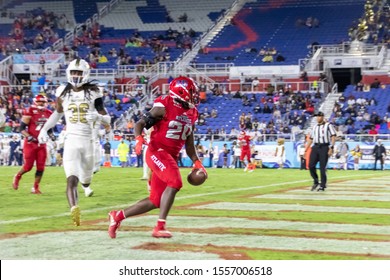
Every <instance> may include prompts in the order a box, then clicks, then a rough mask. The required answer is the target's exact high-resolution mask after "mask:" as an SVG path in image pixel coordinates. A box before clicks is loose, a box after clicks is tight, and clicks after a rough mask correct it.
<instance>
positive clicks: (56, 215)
mask: <svg viewBox="0 0 390 280" xmlns="http://www.w3.org/2000/svg"><path fill="white" fill-rule="evenodd" d="M376 174H377V173H375V172H373V173H368V174H366V175H367V176H371V175H376ZM360 176H361V175H359V174H356V175H343V176H336V177H333V178H332V179H345V178H351V177H360ZM310 182H312V179H306V180H299V181H293V182H283V183H275V184H269V185H265V186H254V187H245V188H234V189H230V190H224V191H220V192H205V193H200V194H193V195H187V196H178V197H176V199H175V200H176V201H177V200H184V199H188V198H194V197H205V196H214V195H220V194H226V193H235V192H240V191H247V190H256V189H262V188H268V187H277V186H284V185H290V184H298V183H310ZM307 188H308V189H309V188H310V187H309V186H308V187H307ZM128 206H129V205H128V204H121V205H113V206H108V207H99V208H93V209H87V210H83V209H81V214H83V213H95V212H98V211H103V210H112V209H116V208H125V207H128ZM69 215H70V213H69V212H65V213H60V214H55V215H51V216H40V217H29V218H24V219H18V220H8V221H0V225H6V224H16V223H24V222H31V221H37V220H43V219H52V218H59V217H66V216H69Z"/></svg>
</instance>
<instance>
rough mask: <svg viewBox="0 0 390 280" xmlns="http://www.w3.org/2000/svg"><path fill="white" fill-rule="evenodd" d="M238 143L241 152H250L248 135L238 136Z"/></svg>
mask: <svg viewBox="0 0 390 280" xmlns="http://www.w3.org/2000/svg"><path fill="white" fill-rule="evenodd" d="M238 141H239V142H240V146H241V150H250V148H251V137H250V136H249V135H243V136H239V137H238Z"/></svg>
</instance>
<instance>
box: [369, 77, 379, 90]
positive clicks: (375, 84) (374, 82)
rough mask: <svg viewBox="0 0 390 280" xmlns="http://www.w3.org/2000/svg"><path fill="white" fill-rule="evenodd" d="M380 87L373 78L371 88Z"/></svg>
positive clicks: (377, 81)
mask: <svg viewBox="0 0 390 280" xmlns="http://www.w3.org/2000/svg"><path fill="white" fill-rule="evenodd" d="M380 86H381V82H380V81H379V80H378V78H375V80H374V81H373V82H372V83H371V85H370V87H371V88H379V87H380Z"/></svg>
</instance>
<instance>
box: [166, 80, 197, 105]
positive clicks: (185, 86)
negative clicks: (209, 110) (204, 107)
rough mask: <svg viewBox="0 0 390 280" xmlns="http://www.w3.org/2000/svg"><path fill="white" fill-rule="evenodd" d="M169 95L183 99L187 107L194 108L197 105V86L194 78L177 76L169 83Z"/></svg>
mask: <svg viewBox="0 0 390 280" xmlns="http://www.w3.org/2000/svg"><path fill="white" fill-rule="evenodd" d="M169 95H170V96H172V97H173V98H177V99H179V100H180V101H184V102H185V103H187V104H188V106H189V108H194V107H195V106H198V105H199V91H198V86H197V85H196V84H195V82H194V80H192V79H191V78H187V77H182V76H180V77H177V78H176V79H174V80H173V81H172V82H171V83H170V84H169Z"/></svg>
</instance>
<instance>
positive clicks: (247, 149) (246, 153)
mask: <svg viewBox="0 0 390 280" xmlns="http://www.w3.org/2000/svg"><path fill="white" fill-rule="evenodd" d="M253 138H254V137H251V136H249V135H248V134H246V133H245V131H244V130H243V131H241V132H240V135H239V136H238V143H239V145H240V147H241V156H240V161H241V164H242V166H245V168H244V171H247V170H248V165H249V166H251V140H252V139H253ZM245 158H247V164H245Z"/></svg>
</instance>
